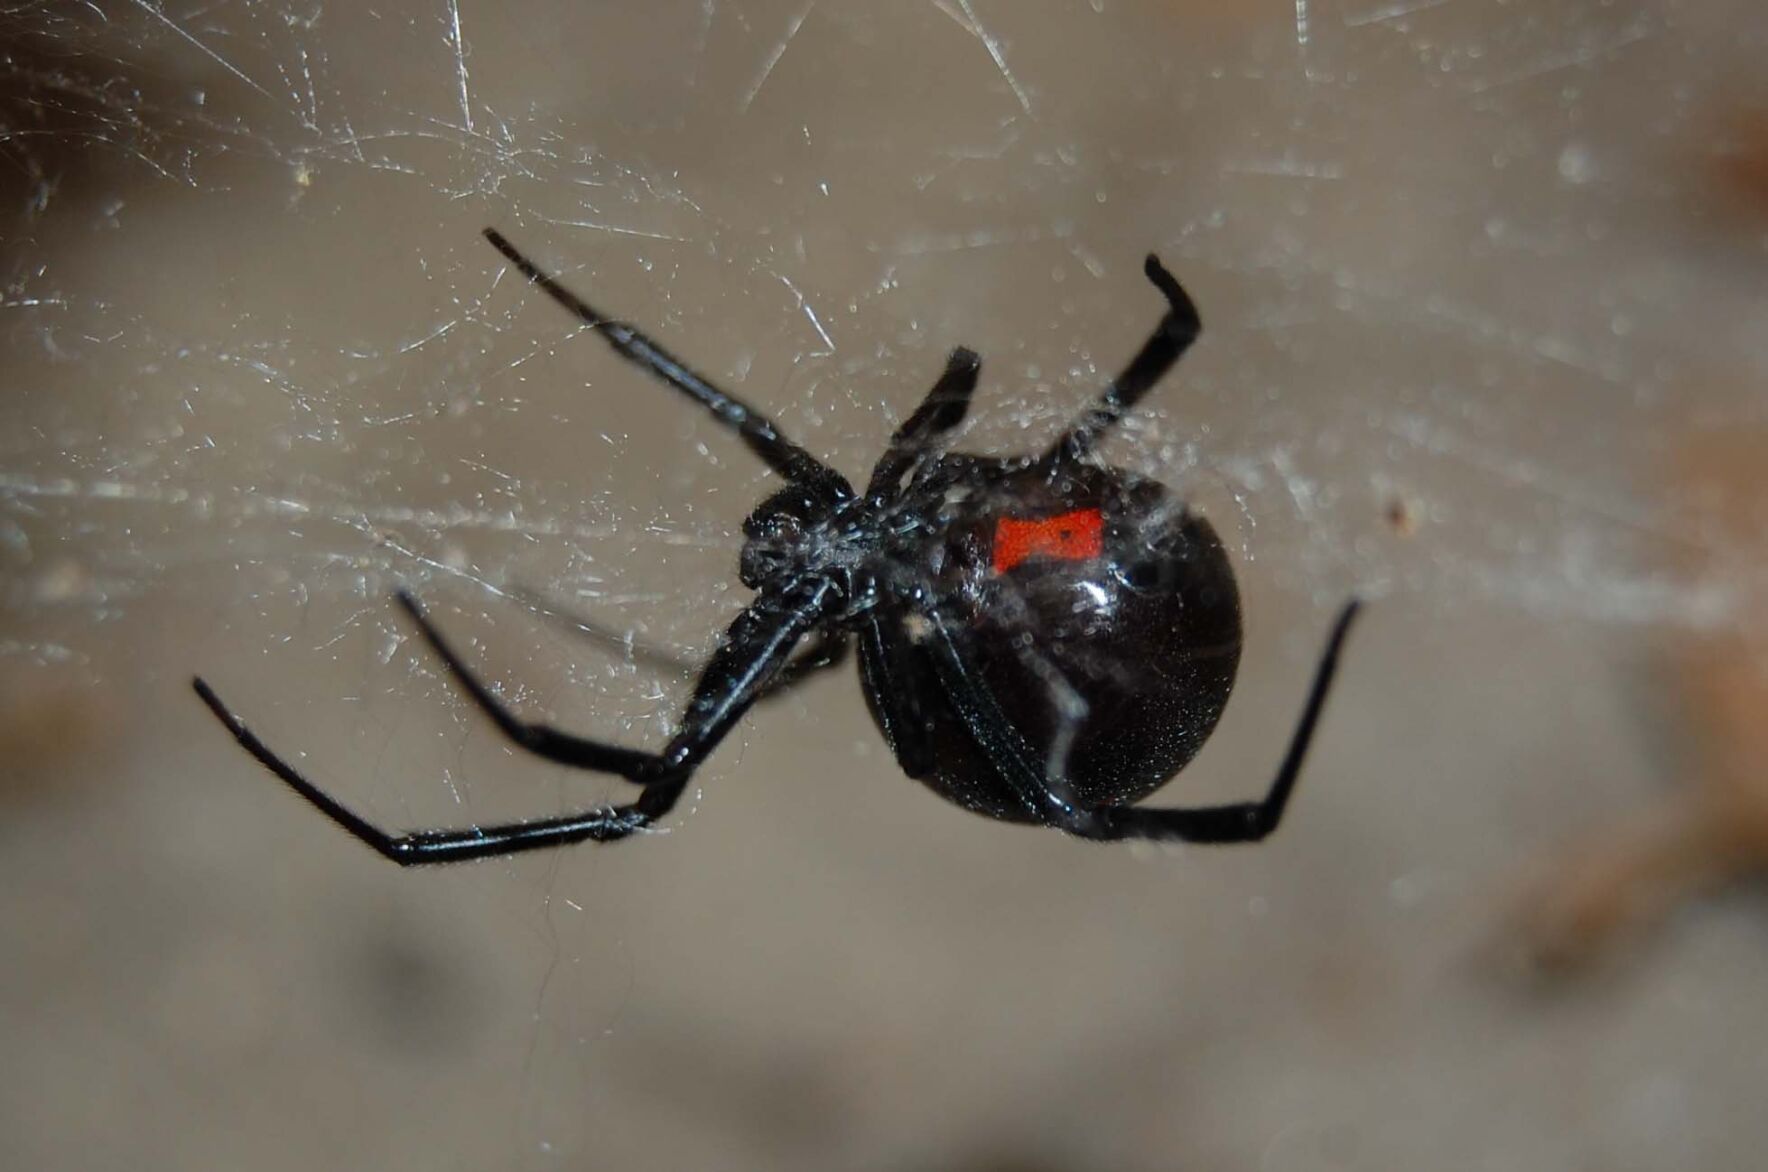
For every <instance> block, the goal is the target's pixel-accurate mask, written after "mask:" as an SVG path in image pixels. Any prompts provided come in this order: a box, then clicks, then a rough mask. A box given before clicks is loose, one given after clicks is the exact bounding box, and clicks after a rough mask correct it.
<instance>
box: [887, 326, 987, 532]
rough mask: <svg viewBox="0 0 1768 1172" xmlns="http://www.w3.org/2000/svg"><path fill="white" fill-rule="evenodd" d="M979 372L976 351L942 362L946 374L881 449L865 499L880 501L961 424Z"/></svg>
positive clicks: (964, 351) (960, 351)
mask: <svg viewBox="0 0 1768 1172" xmlns="http://www.w3.org/2000/svg"><path fill="white" fill-rule="evenodd" d="M981 371H982V359H981V358H980V357H979V356H978V355H977V353H976V351H974V350H970V349H968V348H966V347H963V346H959V347H958V348H957V349H955V350H953V351H952V352H951V356H950V357H949V358H947V359H946V362H945V373H943V374H941V375H940V376H939V381H938V382H936V383H934V384H933V389H932V390H930V391H928V392H927V397H926V398H925V399H923V400H922V401H921V405H920V406H919V407H917V408H916V409H915V413H914V414H913V415H910V416H909V417H908V418H907V419H906V420H904V421H903V424H902V426H901V427H899V428H897V429H896V434H895V435H893V436H891V437H890V446H889V447H888V448H886V449H884V454H883V455H882V456H881V457H879V459H878V463H877V465H876V466H875V467H874V468H873V469H872V479H871V482H870V483H869V484H868V485H867V486H866V495H867V496H869V497H878V498H881V497H882V496H884V495H886V494H887V493H889V491H890V489H891V488H892V487H893V486H894V485H895V484H896V483H897V482H898V481H900V480H901V479H902V475H903V473H905V472H907V471H908V470H909V469H910V468H911V467H913V465H914V463H915V461H916V460H918V459H920V457H921V455H922V454H923V453H924V452H926V450H927V447H928V445H929V444H931V443H932V442H933V440H934V439H936V438H937V437H938V436H940V435H941V434H943V433H945V432H948V431H950V430H951V429H952V428H954V427H956V426H957V425H958V424H960V423H962V422H963V421H964V415H965V413H966V412H968V411H969V410H970V396H971V395H972V394H974V393H975V391H976V379H977V377H978V375H979V374H980V373H981Z"/></svg>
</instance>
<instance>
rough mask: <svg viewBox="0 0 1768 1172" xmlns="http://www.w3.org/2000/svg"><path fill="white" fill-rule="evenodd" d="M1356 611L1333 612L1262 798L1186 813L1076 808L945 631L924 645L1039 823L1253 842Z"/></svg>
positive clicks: (1304, 746)
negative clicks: (1294, 720)
mask: <svg viewBox="0 0 1768 1172" xmlns="http://www.w3.org/2000/svg"><path fill="white" fill-rule="evenodd" d="M1361 608H1362V603H1361V602H1360V601H1359V600H1356V599H1352V600H1351V601H1350V602H1348V603H1346V604H1345V606H1344V609H1343V610H1341V611H1339V613H1338V619H1337V621H1336V622H1334V623H1333V626H1332V633H1331V634H1330V635H1329V636H1328V637H1327V640H1326V649H1325V651H1324V653H1323V654H1322V655H1321V657H1320V664H1319V667H1317V668H1316V669H1315V671H1314V682H1313V685H1312V687H1310V688H1309V689H1308V698H1307V702H1306V704H1304V705H1303V707H1302V714H1301V719H1300V721H1298V722H1297V724H1296V727H1295V732H1294V733H1292V734H1291V736H1290V740H1289V751H1288V752H1287V753H1285V754H1284V756H1283V762H1282V764H1281V765H1280V766H1279V767H1278V769H1277V776H1276V778H1275V779H1274V780H1273V781H1272V782H1271V787H1270V789H1269V790H1267V791H1266V793H1265V796H1264V797H1263V798H1262V799H1260V800H1259V801H1256V802H1234V803H1231V804H1228V805H1223V806H1199V807H1194V808H1190V809H1185V808H1178V809H1144V808H1141V807H1137V806H1083V805H1081V804H1079V803H1078V802H1076V801H1075V800H1074V797H1073V795H1072V793H1070V792H1069V790H1068V787H1067V786H1066V785H1065V784H1064V782H1063V780H1062V779H1061V778H1060V777H1052V776H1050V775H1049V773H1048V772H1047V771H1046V770H1044V769H1043V768H1042V763H1040V762H1038V761H1037V760H1036V759H1035V756H1034V754H1033V753H1032V751H1031V748H1030V746H1029V745H1028V744H1027V743H1026V741H1025V738H1024V737H1023V736H1021V735H1020V734H1019V732H1018V731H1017V730H1016V729H1015V728H1014V727H1013V726H1012V724H1011V723H1010V722H1009V721H1008V720H1007V717H1006V714H1005V713H1004V712H1002V711H1001V709H1000V706H999V704H998V703H996V702H995V700H994V697H993V695H992V694H991V693H990V692H989V691H988V689H987V688H986V687H985V686H984V685H983V684H982V682H981V680H980V678H979V677H977V675H976V674H975V672H974V671H973V670H972V669H971V668H970V666H969V664H968V663H967V662H966V661H965V658H964V656H963V653H962V652H961V651H960V650H959V648H958V646H957V643H956V641H955V640H954V639H953V638H952V635H951V631H950V629H949V627H948V626H947V625H946V624H945V622H944V621H943V620H940V619H938V618H937V616H936V617H935V620H934V622H933V635H932V637H931V638H930V639H929V646H930V647H931V648H932V650H933V652H934V657H933V658H934V663H935V666H936V667H937V669H938V671H939V674H940V677H941V680H942V682H943V683H944V684H945V689H946V693H947V696H948V697H949V698H950V700H951V703H952V705H953V707H954V708H955V709H956V710H957V712H958V715H959V716H960V717H961V718H962V719H963V720H964V722H965V724H966V726H968V727H969V729H970V731H971V734H972V735H973V736H975V738H976V742H977V744H978V745H979V746H980V747H981V749H982V750H983V752H984V753H985V754H987V756H988V758H989V760H990V762H991V763H992V764H993V765H994V766H995V768H996V769H997V770H998V771H999V772H1000V774H1001V776H1002V777H1003V778H1004V779H1006V781H1007V783H1008V784H1009V785H1011V786H1012V787H1013V789H1014V790H1015V792H1017V793H1018V795H1019V796H1020V798H1021V800H1023V801H1024V802H1025V805H1026V808H1027V809H1028V810H1029V811H1030V812H1031V813H1033V814H1034V815H1035V816H1037V817H1038V818H1040V820H1042V821H1044V822H1045V823H1046V824H1048V825H1051V826H1055V827H1057V828H1059V829H1061V830H1065V831H1067V832H1068V833H1070V834H1073V835H1077V836H1079V837H1081V838H1091V839H1096V840H1099V841H1116V840H1121V839H1129V838H1147V839H1154V840H1157V841H1177V842H1196V843H1233V842H1258V841H1260V840H1261V839H1264V838H1265V837H1267V836H1268V835H1270V834H1271V832H1272V831H1274V830H1276V829H1277V826H1278V824H1279V823H1280V822H1281V821H1282V820H1283V811H1284V809H1285V808H1286V807H1287V806H1288V804H1289V797H1290V794H1291V793H1293V792H1294V790H1295V783H1296V780H1297V778H1299V777H1300V775H1301V766H1302V762H1303V760H1304V759H1305V758H1306V757H1307V752H1308V746H1309V744H1310V743H1311V742H1312V740H1313V736H1314V727H1315V725H1316V724H1318V723H1319V719H1320V713H1321V711H1322V710H1323V709H1324V708H1325V706H1326V697H1327V694H1328V693H1329V692H1330V691H1331V688H1332V679H1333V676H1334V675H1336V674H1337V672H1338V658H1339V653H1340V651H1341V650H1342V649H1343V647H1344V642H1345V638H1346V637H1347V636H1348V635H1349V634H1350V629H1351V623H1352V622H1353V621H1354V620H1355V619H1356V617H1357V612H1358V611H1359V610H1360V609H1361Z"/></svg>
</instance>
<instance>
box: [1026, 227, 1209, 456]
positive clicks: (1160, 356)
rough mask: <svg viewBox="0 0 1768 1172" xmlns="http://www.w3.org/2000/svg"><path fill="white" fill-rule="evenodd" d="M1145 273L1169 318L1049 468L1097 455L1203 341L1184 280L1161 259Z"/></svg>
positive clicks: (1068, 435)
mask: <svg viewBox="0 0 1768 1172" xmlns="http://www.w3.org/2000/svg"><path fill="white" fill-rule="evenodd" d="M1142 271H1143V272H1145V273H1146V274H1147V275H1148V279H1149V280H1150V281H1152V282H1154V286H1155V288H1157V289H1159V290H1160V291H1161V293H1163V294H1164V295H1165V296H1166V302H1167V311H1166V315H1165V316H1164V317H1162V318H1161V319H1160V324H1159V325H1157V326H1155V327H1154V333H1153V334H1151V335H1150V336H1149V338H1148V340H1147V341H1146V342H1144V343H1143V344H1142V349H1141V350H1140V351H1138V352H1137V353H1136V356H1135V357H1134V358H1132V359H1131V360H1130V364H1129V365H1128V366H1126V367H1124V369H1123V371H1122V373H1120V374H1119V375H1118V376H1117V377H1116V378H1114V379H1112V380H1111V382H1110V383H1109V384H1108V385H1107V386H1106V388H1105V390H1104V392H1103V393H1102V394H1101V395H1100V396H1099V399H1098V402H1096V403H1094V404H1093V406H1092V407H1090V408H1089V409H1088V410H1087V411H1086V413H1085V414H1083V415H1082V416H1081V417H1080V418H1079V419H1078V420H1076V421H1075V423H1074V425H1073V426H1072V427H1070V428H1069V429H1068V430H1067V431H1066V432H1064V433H1063V434H1062V438H1060V439H1058V440H1057V441H1056V442H1055V444H1054V445H1053V446H1052V447H1051V448H1050V450H1049V451H1048V452H1046V453H1045V454H1044V460H1045V461H1046V462H1047V463H1050V464H1052V465H1055V464H1057V463H1060V462H1063V461H1068V460H1079V459H1081V458H1083V457H1085V456H1086V455H1087V454H1088V453H1089V452H1091V451H1092V448H1093V445H1094V444H1095V443H1097V442H1098V441H1099V439H1100V437H1101V436H1103V435H1104V434H1105V433H1106V432H1107V431H1110V430H1111V429H1112V428H1113V427H1115V426H1117V423H1118V421H1119V420H1121V419H1122V418H1123V417H1124V415H1125V414H1126V413H1127V412H1129V410H1130V409H1131V408H1133V407H1134V406H1135V405H1136V403H1137V401H1138V400H1140V399H1141V397H1142V396H1143V395H1145V394H1147V393H1148V392H1149V390H1151V389H1152V388H1153V387H1154V384H1156V383H1158V382H1159V381H1160V379H1161V377H1162V376H1163V375H1165V374H1166V372H1167V371H1169V370H1171V369H1172V366H1173V363H1175V362H1177V361H1178V360H1179V358H1180V356H1181V355H1183V354H1184V353H1185V351H1186V350H1188V349H1190V347H1191V343H1193V342H1195V341H1196V340H1197V335H1198V334H1199V333H1201V332H1202V330H1203V321H1202V319H1201V318H1199V317H1198V316H1197V306H1195V305H1194V304H1192V302H1191V298H1190V296H1189V295H1188V294H1187V293H1186V292H1185V289H1184V286H1182V285H1180V284H1179V282H1178V278H1176V277H1174V276H1173V275H1172V274H1171V273H1169V272H1167V270H1166V266H1165V265H1163V264H1161V263H1160V258H1159V257H1157V256H1155V255H1154V254H1153V253H1149V254H1148V259H1147V260H1146V261H1145V262H1144V263H1143V266H1142Z"/></svg>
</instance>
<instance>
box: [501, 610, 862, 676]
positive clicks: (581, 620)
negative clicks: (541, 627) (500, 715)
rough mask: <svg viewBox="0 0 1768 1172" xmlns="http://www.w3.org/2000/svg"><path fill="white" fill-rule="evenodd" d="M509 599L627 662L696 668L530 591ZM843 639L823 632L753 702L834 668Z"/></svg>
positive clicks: (843, 653)
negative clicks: (623, 658)
mask: <svg viewBox="0 0 1768 1172" xmlns="http://www.w3.org/2000/svg"><path fill="white" fill-rule="evenodd" d="M509 594H510V596H511V597H512V598H515V599H517V600H518V601H519V602H521V603H522V605H524V606H526V607H528V608H529V609H530V610H533V611H535V612H537V613H539V614H540V615H542V616H544V617H545V618H548V619H551V620H553V621H554V622H556V623H558V624H559V625H560V626H562V627H564V628H565V629H567V630H569V631H571V632H573V633H574V634H578V635H582V636H583V637H585V638H587V639H588V640H589V641H590V642H591V643H594V644H596V645H597V646H599V647H602V648H605V649H607V650H609V651H617V652H619V653H620V654H622V655H624V656H625V657H626V658H627V659H628V660H630V661H632V662H635V663H643V664H646V665H648V666H650V667H654V668H658V669H660V670H662V671H668V672H673V673H675V674H676V675H680V676H685V675H691V674H693V672H694V671H695V670H696V669H698V667H699V666H700V665H699V664H698V663H696V662H695V661H694V660H692V659H689V658H688V657H687V656H685V655H682V654H680V653H679V652H676V651H674V650H672V649H670V648H668V647H661V646H658V645H657V644H655V643H649V642H646V641H645V640H642V639H637V638H634V637H632V636H630V635H625V634H621V633H620V631H618V630H616V629H615V628H613V627H610V626H608V625H607V624H606V623H602V622H598V621H596V620H595V619H592V618H589V617H587V616H586V615H582V614H578V613H576V612H574V611H570V610H567V609H565V608H563V607H561V606H559V605H558V604H556V603H554V602H552V601H551V600H550V599H548V598H546V597H545V596H544V595H541V594H539V593H537V592H535V591H532V590H525V589H512V590H510V591H509ZM847 651H848V647H847V638H846V636H845V635H844V634H842V633H841V632H838V631H830V630H824V631H823V632H822V633H821V634H819V635H818V636H817V639H816V641H815V642H814V643H812V644H811V645H810V646H809V647H806V648H805V649H804V650H802V651H800V652H799V653H798V654H796V655H794V656H793V657H792V658H791V659H788V660H787V661H786V662H785V664H784V665H783V666H782V667H781V668H780V670H779V671H778V672H776V673H774V676H773V678H772V679H770V680H768V682H767V684H766V686H765V687H763V688H762V690H761V691H760V692H759V693H758V694H757V695H756V697H755V700H756V702H757V703H760V702H761V701H763V700H772V699H774V698H776V697H778V696H780V695H783V694H784V693H786V692H788V691H790V690H791V689H792V688H793V687H795V686H797V685H798V684H801V683H803V682H804V681H805V680H806V679H808V678H809V677H811V676H814V675H816V674H818V673H819V672H822V671H825V670H827V669H828V668H831V667H836V666H838V665H839V664H840V663H841V662H842V661H843V660H844V659H845V658H846V657H847Z"/></svg>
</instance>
